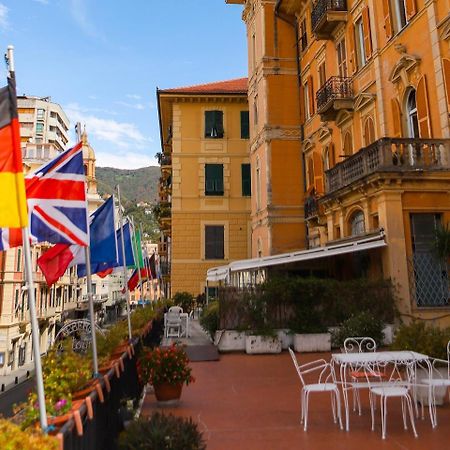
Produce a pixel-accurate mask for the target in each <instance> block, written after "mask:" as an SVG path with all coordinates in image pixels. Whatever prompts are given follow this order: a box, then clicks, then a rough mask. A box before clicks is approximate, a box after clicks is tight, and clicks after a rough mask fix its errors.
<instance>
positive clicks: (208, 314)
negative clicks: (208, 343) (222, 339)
mask: <svg viewBox="0 0 450 450" xmlns="http://www.w3.org/2000/svg"><path fill="white" fill-rule="evenodd" d="M200 325H201V326H202V328H203V329H204V330H205V331H206V332H207V333H208V334H209V336H210V337H211V339H214V336H215V334H216V331H217V330H218V328H219V302H218V301H217V300H215V301H213V302H210V303H209V305H208V306H207V307H206V308H204V309H203V310H202V314H201V316H200Z"/></svg>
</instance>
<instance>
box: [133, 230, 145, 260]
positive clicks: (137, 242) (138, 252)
mask: <svg viewBox="0 0 450 450" xmlns="http://www.w3.org/2000/svg"><path fill="white" fill-rule="evenodd" d="M133 247H134V251H135V255H134V261H135V265H134V267H140V268H143V267H144V257H143V256H142V243H141V233H140V232H139V230H135V231H134V233H133Z"/></svg>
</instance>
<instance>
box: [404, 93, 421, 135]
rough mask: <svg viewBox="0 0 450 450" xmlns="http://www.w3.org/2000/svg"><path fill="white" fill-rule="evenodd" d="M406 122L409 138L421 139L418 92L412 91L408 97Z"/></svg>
mask: <svg viewBox="0 0 450 450" xmlns="http://www.w3.org/2000/svg"><path fill="white" fill-rule="evenodd" d="M406 120H407V129H408V137H410V138H418V137H419V121H418V119H417V103H416V90H415V89H411V90H410V92H409V93H408V95H407V97H406Z"/></svg>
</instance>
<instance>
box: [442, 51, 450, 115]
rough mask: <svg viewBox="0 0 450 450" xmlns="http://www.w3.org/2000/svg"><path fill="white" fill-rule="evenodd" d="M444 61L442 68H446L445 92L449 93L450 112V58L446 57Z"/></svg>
mask: <svg viewBox="0 0 450 450" xmlns="http://www.w3.org/2000/svg"><path fill="white" fill-rule="evenodd" d="M442 62H443V66H442V68H443V70H444V84H445V93H446V95H447V111H448V112H449V113H450V59H446V58H444V59H443V60H442Z"/></svg>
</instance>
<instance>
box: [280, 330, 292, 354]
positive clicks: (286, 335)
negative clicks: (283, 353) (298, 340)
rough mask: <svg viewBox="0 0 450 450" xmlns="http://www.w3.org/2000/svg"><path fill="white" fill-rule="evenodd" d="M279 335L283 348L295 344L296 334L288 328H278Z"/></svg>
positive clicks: (285, 348)
mask: <svg viewBox="0 0 450 450" xmlns="http://www.w3.org/2000/svg"><path fill="white" fill-rule="evenodd" d="M277 337H278V339H279V340H280V341H281V348H282V349H283V350H287V349H288V348H289V347H292V345H293V344H294V335H293V334H291V333H290V332H289V330H288V329H287V328H283V329H281V330H277Z"/></svg>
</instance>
